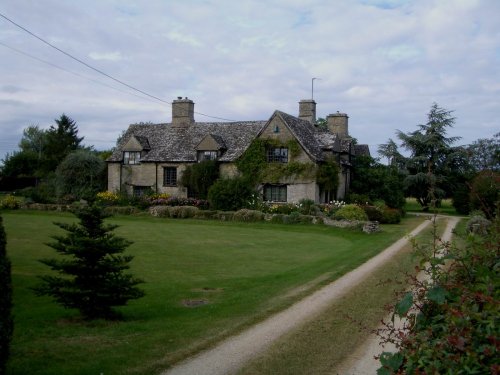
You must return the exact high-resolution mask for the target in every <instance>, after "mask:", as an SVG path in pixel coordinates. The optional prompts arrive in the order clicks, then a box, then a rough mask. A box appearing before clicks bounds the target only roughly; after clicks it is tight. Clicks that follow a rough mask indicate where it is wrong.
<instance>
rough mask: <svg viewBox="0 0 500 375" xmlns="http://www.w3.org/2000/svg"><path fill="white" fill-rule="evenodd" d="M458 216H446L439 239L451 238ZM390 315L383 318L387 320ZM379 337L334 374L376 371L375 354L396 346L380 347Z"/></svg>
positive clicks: (367, 374)
mask: <svg viewBox="0 0 500 375" xmlns="http://www.w3.org/2000/svg"><path fill="white" fill-rule="evenodd" d="M459 220H460V219H459V218H456V217H448V223H447V225H446V228H445V230H444V233H443V235H442V236H441V240H442V241H444V242H449V241H450V240H451V236H452V231H453V228H455V226H456V225H457V223H458V222H459ZM390 319H391V316H387V317H386V318H385V320H386V321H389V320H390ZM398 323H399V326H400V327H402V324H403V323H402V321H400V322H396V325H398ZM379 341H380V338H379V337H377V336H375V335H372V336H370V337H369V338H368V339H367V340H366V341H365V343H364V344H363V345H361V346H360V347H359V348H358V350H356V351H355V352H353V353H352V355H351V356H350V357H349V358H346V360H345V361H344V363H343V364H341V365H340V366H339V368H338V369H337V371H336V374H342V375H373V374H376V373H377V369H378V368H379V367H380V362H379V361H378V360H376V359H375V356H379V355H380V354H382V352H392V353H393V352H395V351H396V347H395V346H394V345H392V344H386V345H385V346H384V347H382V346H381V345H380V343H379Z"/></svg>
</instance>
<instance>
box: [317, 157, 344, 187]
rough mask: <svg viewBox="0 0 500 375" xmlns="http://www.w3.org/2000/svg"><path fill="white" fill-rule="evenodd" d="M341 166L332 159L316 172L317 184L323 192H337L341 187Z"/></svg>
mask: <svg viewBox="0 0 500 375" xmlns="http://www.w3.org/2000/svg"><path fill="white" fill-rule="evenodd" d="M339 172H340V169H339V165H338V164H337V162H336V161H335V160H334V159H333V157H332V158H328V159H327V160H326V161H325V162H324V163H322V164H320V165H319V166H318V168H317V170H316V182H317V183H318V185H319V186H320V188H321V189H322V190H330V191H336V190H337V188H338V186H339Z"/></svg>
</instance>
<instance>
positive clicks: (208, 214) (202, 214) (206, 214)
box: [194, 210, 217, 219]
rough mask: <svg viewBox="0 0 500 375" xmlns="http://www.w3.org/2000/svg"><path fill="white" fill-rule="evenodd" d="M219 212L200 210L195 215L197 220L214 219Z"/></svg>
mask: <svg viewBox="0 0 500 375" xmlns="http://www.w3.org/2000/svg"><path fill="white" fill-rule="evenodd" d="M216 213H217V211H212V210H198V211H197V212H196V213H195V214H194V218H195V219H213V218H214V215H215V214H216Z"/></svg>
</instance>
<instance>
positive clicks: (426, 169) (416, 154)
mask: <svg viewBox="0 0 500 375" xmlns="http://www.w3.org/2000/svg"><path fill="white" fill-rule="evenodd" d="M451 113H452V111H447V110H445V109H443V108H440V107H439V106H438V105H437V104H436V103H434V104H433V105H432V106H431V109H430V111H429V113H428V114H427V123H426V124H423V125H418V128H419V129H418V130H415V131H413V132H410V133H403V132H401V131H398V133H397V135H398V138H399V139H400V141H401V142H402V146H403V147H404V148H405V149H406V150H408V151H409V152H410V153H411V155H410V157H409V158H408V159H407V160H406V169H407V171H408V175H407V177H406V180H405V183H406V191H407V194H408V195H409V196H413V197H415V198H416V199H417V201H418V202H419V203H420V205H421V206H422V208H423V209H424V211H427V210H428V209H429V207H430V205H431V202H433V201H436V200H440V199H442V198H444V197H445V196H446V194H447V193H450V192H451V191H452V189H453V186H451V184H450V183H449V181H448V180H447V177H449V176H451V175H453V174H454V173H455V172H453V171H454V170H456V169H457V166H460V165H461V164H464V163H463V161H464V159H465V154H464V152H463V150H462V149H456V148H453V147H452V144H453V143H455V142H456V141H457V140H458V139H459V137H447V136H446V131H447V129H448V128H450V127H452V126H453V124H454V123H455V118H454V117H452V116H451Z"/></svg>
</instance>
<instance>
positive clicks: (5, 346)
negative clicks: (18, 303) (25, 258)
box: [0, 216, 14, 374]
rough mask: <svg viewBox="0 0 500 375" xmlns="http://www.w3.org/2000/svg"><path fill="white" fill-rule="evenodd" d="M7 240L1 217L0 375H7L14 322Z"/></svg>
mask: <svg viewBox="0 0 500 375" xmlns="http://www.w3.org/2000/svg"><path fill="white" fill-rule="evenodd" d="M6 245H7V238H6V235H5V230H4V228H3V222H2V217H1V216H0V285H1V286H2V287H1V288H0V374H4V373H5V365H6V363H7V359H8V357H9V347H10V341H11V339H12V331H13V328H14V321H13V319H12V314H11V310H12V277H11V265H10V260H9V258H8V257H7V251H6Z"/></svg>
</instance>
